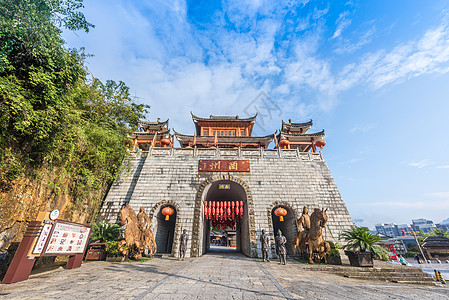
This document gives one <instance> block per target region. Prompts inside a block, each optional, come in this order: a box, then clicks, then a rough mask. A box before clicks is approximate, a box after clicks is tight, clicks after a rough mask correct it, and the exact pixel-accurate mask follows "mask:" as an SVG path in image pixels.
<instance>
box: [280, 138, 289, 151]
mask: <svg viewBox="0 0 449 300" xmlns="http://www.w3.org/2000/svg"><path fill="white" fill-rule="evenodd" d="M288 145H290V142H289V140H282V141H280V142H279V146H281V147H283V148H284V149H287V147H288Z"/></svg>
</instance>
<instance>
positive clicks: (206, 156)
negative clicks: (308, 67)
mask: <svg viewBox="0 0 449 300" xmlns="http://www.w3.org/2000/svg"><path fill="white" fill-rule="evenodd" d="M256 117H257V116H256V115H255V116H252V117H248V118H240V117H239V116H210V117H209V118H201V117H197V116H195V115H193V114H192V120H193V122H194V125H195V133H194V134H193V135H186V134H181V133H178V132H175V134H174V135H173V134H171V130H170V128H169V126H168V120H167V121H165V122H161V121H160V120H158V121H156V122H147V121H142V122H139V131H136V132H134V134H133V136H132V137H133V147H132V151H131V152H130V153H129V155H128V156H127V157H126V159H125V160H124V162H123V168H122V173H121V174H120V178H119V180H117V181H116V182H115V183H114V184H113V185H112V186H111V188H110V190H109V192H108V195H107V197H106V199H105V202H104V204H103V207H102V209H101V211H100V217H99V218H100V219H102V220H106V221H108V222H116V220H117V214H118V212H119V210H120V208H121V207H122V206H123V205H124V204H128V203H129V204H130V205H131V206H132V207H133V209H134V210H135V211H138V210H139V209H140V207H144V209H145V211H146V212H147V213H148V215H149V216H150V217H151V218H152V229H153V233H154V234H155V236H156V239H157V240H158V242H157V244H158V251H159V252H161V253H169V254H171V255H173V256H178V253H179V238H180V235H181V232H182V231H183V230H184V229H185V230H186V231H187V234H188V236H189V239H188V243H187V251H186V257H195V256H200V255H202V254H204V253H206V252H207V251H208V248H209V246H210V239H209V230H210V223H211V220H213V221H214V222H215V224H214V222H212V223H213V225H214V226H215V227H217V224H216V221H217V220H218V219H217V216H215V218H211V217H210V215H208V216H205V215H204V203H205V202H207V203H206V205H209V204H210V202H212V204H213V202H215V205H216V204H217V203H220V204H222V203H223V206H224V201H226V204H228V202H229V203H230V204H231V205H232V204H234V205H236V204H237V203H239V205H240V203H242V207H243V211H242V214H241V216H240V211H239V216H238V217H237V216H236V218H234V217H233V216H232V217H231V218H230V217H229V214H228V216H227V217H226V216H224V217H223V219H225V220H227V222H228V224H225V226H228V227H227V228H226V227H225V228H226V229H228V231H229V228H232V227H234V225H236V226H235V227H236V228H235V233H236V236H237V240H236V243H235V244H236V245H235V246H236V249H237V250H238V251H239V252H241V253H243V254H244V255H247V256H250V257H261V256H262V253H261V247H260V242H259V239H258V237H259V236H260V232H261V230H262V229H265V232H266V233H267V234H270V241H271V244H273V243H274V234H275V231H276V230H277V229H281V230H282V232H283V234H284V235H285V236H286V237H287V240H288V245H287V247H288V252H289V254H290V251H291V248H290V245H291V240H292V239H293V236H294V233H295V231H296V230H297V228H296V222H295V219H296V218H298V217H299V216H300V215H298V212H300V211H301V210H302V208H303V207H304V206H307V207H308V208H309V209H314V208H328V212H327V214H328V229H329V232H332V233H333V236H334V237H338V235H339V233H340V232H341V231H343V230H346V229H349V228H350V227H351V226H352V225H353V222H352V220H351V217H350V216H349V213H348V211H347V209H346V206H345V204H344V202H343V200H342V198H341V195H340V193H339V191H338V188H337V186H336V184H335V181H334V179H333V178H332V174H331V172H330V170H329V168H328V166H327V164H326V162H325V160H324V157H323V154H322V153H320V152H318V150H317V147H322V146H323V145H325V143H324V141H323V140H322V139H323V137H324V131H321V132H315V133H309V129H310V128H311V127H312V125H313V124H312V121H309V122H305V123H293V122H292V121H291V120H289V121H288V122H284V121H282V123H281V128H280V132H279V133H276V132H274V133H273V134H270V135H267V136H253V135H252V131H253V127H254V126H255V124H256ZM175 139H177V140H178V142H179V145H180V147H179V148H176V147H174V145H173V144H174V141H175ZM221 184H223V185H225V186H228V189H220V185H221ZM166 205H170V206H172V208H173V215H172V216H170V218H169V220H165V218H163V216H162V215H161V210H163V209H164V206H166ZM278 206H282V207H283V209H285V210H286V212H284V213H285V216H284V217H283V221H281V220H280V218H279V217H278V216H276V215H274V211H275V210H276V209H277V207H278ZM224 207H225V206H224ZM227 207H229V205H227ZM220 208H221V207H220ZM221 221H222V219H221V216H220V222H221ZM234 221H237V223H234ZM229 222H231V226H229ZM218 227H220V224H219V225H218ZM223 227H224V226H222V227H221V228H219V230H218V232H216V234H217V235H220V234H221V233H223V231H225V230H224V229H223ZM231 233H232V234H233V233H234V230H231ZM327 239H328V240H330V239H332V237H327ZM233 241H234V240H233ZM170 247H171V249H170ZM273 250H274V247H271V248H270V256H271V257H273V256H274V255H275V252H274V251H273Z"/></svg>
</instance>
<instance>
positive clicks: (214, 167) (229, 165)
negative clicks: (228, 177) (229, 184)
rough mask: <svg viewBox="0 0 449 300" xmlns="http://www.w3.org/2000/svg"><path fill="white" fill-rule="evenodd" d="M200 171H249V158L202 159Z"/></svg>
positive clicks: (199, 165)
mask: <svg viewBox="0 0 449 300" xmlns="http://www.w3.org/2000/svg"><path fill="white" fill-rule="evenodd" d="M198 171H206V172H249V171H250V170H249V160H207V159H200V161H199V164H198Z"/></svg>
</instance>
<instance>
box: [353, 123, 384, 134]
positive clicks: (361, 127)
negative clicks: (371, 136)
mask: <svg viewBox="0 0 449 300" xmlns="http://www.w3.org/2000/svg"><path fill="white" fill-rule="evenodd" d="M376 127H377V124H365V125H358V126H356V127H354V128H351V130H349V132H351V133H356V132H367V131H370V130H372V129H374V128H376Z"/></svg>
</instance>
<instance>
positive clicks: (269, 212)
mask: <svg viewBox="0 0 449 300" xmlns="http://www.w3.org/2000/svg"><path fill="white" fill-rule="evenodd" d="M278 206H283V207H286V208H287V211H289V210H290V212H291V213H292V217H291V218H292V219H286V220H285V222H290V225H287V226H288V227H289V228H288V229H287V230H285V229H284V230H282V229H281V231H282V234H283V235H284V236H285V237H286V238H287V253H288V254H292V253H293V249H292V242H293V238H294V236H295V234H296V233H297V232H298V226H297V224H296V219H297V218H299V217H300V215H298V210H297V208H296V207H295V206H293V205H291V204H290V203H289V202H288V201H282V200H278V201H275V202H273V203H272V204H271V205H270V206H269V207H268V208H267V218H268V226H269V228H270V232H271V233H274V235H272V236H270V237H271V238H272V240H271V242H272V245H273V244H274V237H275V235H276V233H275V227H276V226H275V225H276V224H273V210H274V209H275V208H276V207H278ZM273 253H276V252H273Z"/></svg>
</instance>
